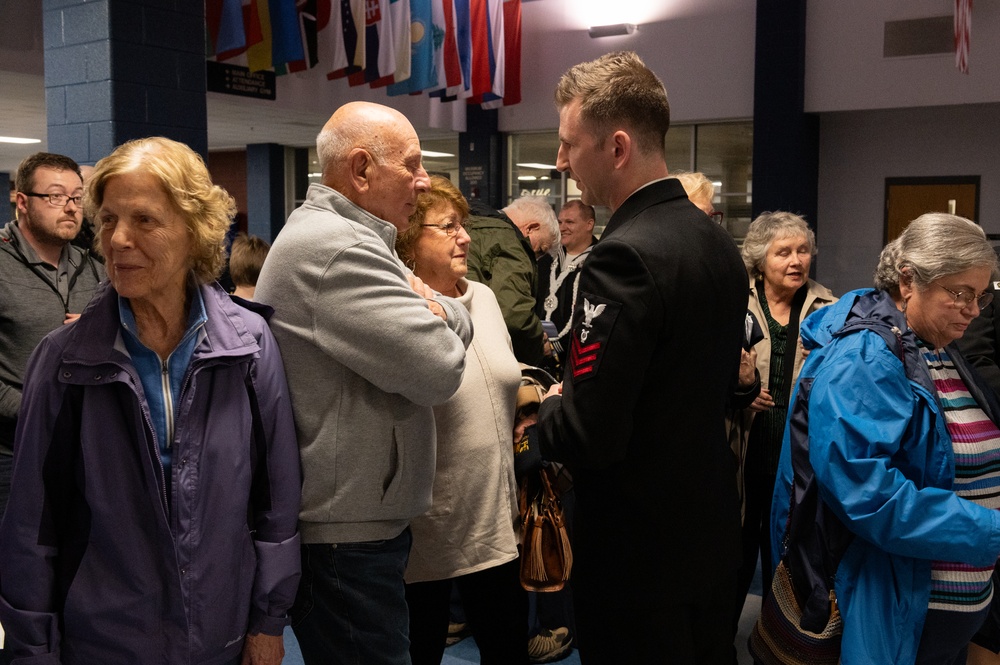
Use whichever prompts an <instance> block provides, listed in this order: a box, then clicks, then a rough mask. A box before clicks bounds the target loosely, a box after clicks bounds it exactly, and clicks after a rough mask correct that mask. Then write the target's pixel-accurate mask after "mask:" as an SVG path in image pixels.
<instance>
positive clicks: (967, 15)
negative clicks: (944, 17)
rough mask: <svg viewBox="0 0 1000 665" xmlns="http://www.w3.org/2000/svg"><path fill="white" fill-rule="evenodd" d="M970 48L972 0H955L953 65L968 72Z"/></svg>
mask: <svg viewBox="0 0 1000 665" xmlns="http://www.w3.org/2000/svg"><path fill="white" fill-rule="evenodd" d="M971 49H972V0H955V66H956V67H958V71H960V72H962V73H963V74H968V73H969V51H970V50H971Z"/></svg>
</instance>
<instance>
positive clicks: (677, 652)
mask: <svg viewBox="0 0 1000 665" xmlns="http://www.w3.org/2000/svg"><path fill="white" fill-rule="evenodd" d="M580 572H581V574H580V575H579V576H578V577H577V578H576V579H575V580H574V583H575V586H574V587H573V598H574V604H575V609H576V627H577V644H578V646H579V648H580V662H581V663H582V664H583V665H639V664H650V663H664V664H668V663H669V664H670V665H731V663H732V644H733V632H732V629H731V627H730V623H729V620H728V619H729V617H730V616H731V614H732V611H733V610H732V607H733V600H734V598H735V595H736V594H735V589H736V571H735V570H731V571H728V572H726V571H712V575H713V577H706V578H705V580H704V584H702V585H700V588H699V589H698V590H697V592H695V593H692V594H691V595H690V596H684V595H682V594H680V593H678V594H675V595H670V596H653V595H652V594H648V593H646V594H644V593H642V591H641V590H639V589H636V588H634V587H633V588H624V587H623V585H622V580H621V578H620V577H619V576H614V575H608V574H607V573H606V571H605V572H604V573H603V574H602V573H601V572H600V571H595V574H594V575H587V574H584V573H585V571H580ZM586 572H589V571H586ZM659 572H662V574H670V573H676V572H678V571H669V572H668V571H659ZM574 574H576V568H574Z"/></svg>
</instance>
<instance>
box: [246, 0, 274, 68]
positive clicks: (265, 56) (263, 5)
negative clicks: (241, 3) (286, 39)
mask: <svg viewBox="0 0 1000 665" xmlns="http://www.w3.org/2000/svg"><path fill="white" fill-rule="evenodd" d="M267 2H268V0H250V5H249V7H248V9H249V18H248V22H249V23H250V25H251V26H252V29H253V30H255V31H256V32H257V34H256V35H255V36H257V37H259V39H256V40H255V41H253V42H252V43H251V44H250V46H249V47H248V48H247V66H248V67H250V71H252V72H259V71H261V70H262V69H271V67H272V66H273V62H274V61H273V60H272V58H271V10H270V9H268V4H267ZM247 32H248V40H247V41H250V39H249V32H250V30H248V31H247Z"/></svg>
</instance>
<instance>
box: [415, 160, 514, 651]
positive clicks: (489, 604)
mask: <svg viewBox="0 0 1000 665" xmlns="http://www.w3.org/2000/svg"><path fill="white" fill-rule="evenodd" d="M468 215H469V207H468V204H467V203H466V201H465V199H464V198H463V197H462V194H461V192H459V191H458V189H456V188H455V186H454V185H452V184H451V183H450V182H449V181H448V180H447V179H445V178H441V177H439V176H434V177H432V178H431V188H430V191H427V192H424V193H422V194H421V195H420V197H419V198H418V199H417V207H416V210H415V211H414V212H413V214H412V215H411V216H410V226H409V228H408V229H407V230H406V231H404V232H403V233H401V234H400V236H399V238H398V240H397V241H396V249H397V251H398V252H399V255H400V258H402V259H403V261H404V262H405V263H406V264H407V265H408V266H410V267H411V268H412V269H413V272H414V273H415V274H416V275H417V277H419V278H420V279H422V280H423V281H424V283H425V284H427V285H428V286H429V287H431V288H432V289H434V290H435V291H437V292H439V293H441V294H444V295H446V296H451V297H453V298H455V299H457V300H458V301H459V302H460V303H462V304H463V305H465V307H466V308H468V310H469V313H470V314H471V316H472V323H473V325H474V327H475V330H476V334H475V336H474V337H473V339H472V344H471V346H470V347H469V349H468V352H467V354H466V365H465V374H464V376H463V378H462V385H461V387H459V389H458V392H456V393H455V395H454V396H453V397H452V398H451V399H450V400H448V401H447V402H446V403H444V404H442V405H441V406H436V407H434V421H435V425H436V428H437V469H436V474H435V477H434V503H433V505H432V506H431V509H430V510H429V511H428V512H427V513H425V514H423V515H421V516H419V517H416V518H414V519H413V520H412V521H411V523H410V529H411V530H412V532H413V546H412V548H411V550H410V559H409V563H408V565H407V568H406V576H405V579H406V602H407V604H408V605H409V610H410V656H411V659H412V661H413V664H414V665H428V664H433V665H437V664H438V663H440V662H441V657H442V654H443V652H444V646H445V638H446V637H447V634H448V607H449V598H450V593H451V586H452V581H454V582H455V583H456V585H457V586H458V589H459V591H460V592H461V594H462V601H463V606H464V607H465V613H466V618H467V620H468V623H469V625H470V627H471V629H472V634H473V636H474V637H475V638H476V643H477V645H478V646H479V652H480V656H481V658H482V662H483V663H484V665H519V664H526V663H528V650H527V641H526V635H525V631H526V630H527V625H528V612H527V607H528V603H527V597H526V595H525V593H524V591H523V590H522V589H521V585H520V582H519V577H518V558H517V557H518V553H517V532H516V521H517V505H516V501H517V499H516V491H517V485H516V481H515V479H514V449H513V445H512V431H513V427H514V407H515V398H516V395H517V388H518V386H519V385H520V382H521V372H520V369H519V368H518V364H517V361H516V360H515V359H514V354H513V352H512V351H511V344H510V336H509V335H508V333H507V328H506V325H505V324H504V320H503V315H502V314H501V312H500V307H499V305H497V300H496V297H495V296H494V295H493V292H492V291H491V290H490V289H489V287H487V286H485V285H483V284H479V283H477V282H470V281H468V280H466V279H465V274H466V272H467V270H468V268H467V266H466V255H467V253H468V250H469V243H470V240H469V234H468V233H467V232H466V231H465V229H464V228H463V226H462V224H463V222H464V221H465V220H466V219H467V217H468Z"/></svg>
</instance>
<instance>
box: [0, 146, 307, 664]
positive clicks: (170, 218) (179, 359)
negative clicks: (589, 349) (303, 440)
mask: <svg viewBox="0 0 1000 665" xmlns="http://www.w3.org/2000/svg"><path fill="white" fill-rule="evenodd" d="M85 207H86V213H87V217H89V218H90V219H93V220H94V221H95V223H96V224H97V227H98V229H99V231H98V235H99V239H100V251H101V253H102V254H103V256H104V258H105V259H106V261H107V271H108V281H107V282H105V283H104V284H103V285H102V287H101V289H99V290H98V292H97V293H96V294H95V296H94V299H93V300H92V301H91V303H90V305H88V307H87V308H86V309H85V310H84V312H83V314H82V316H81V317H80V319H79V320H78V321H77V322H76V323H74V324H72V325H69V326H65V327H64V328H62V329H60V330H58V331H55V332H53V333H51V334H50V335H48V336H47V337H46V338H45V339H44V340H43V341H42V342H41V344H40V345H39V346H38V348H37V349H36V351H35V353H34V355H33V356H32V358H31V361H30V363H29V365H28V372H27V378H26V380H25V387H24V401H23V403H22V407H21V408H22V410H21V420H20V423H19V425H20V426H19V428H18V431H17V436H16V439H15V447H14V450H15V473H14V479H13V496H12V498H11V503H10V506H9V508H8V510H7V515H6V519H5V520H4V522H3V525H2V527H0V598H2V602H0V623H2V624H3V627H4V630H5V632H6V645H5V648H4V653H5V655H8V654H9V655H11V656H12V657H13V658H14V659H18V658H22V659H25V660H23V661H20V662H28V659H30V660H31V662H46V663H48V662H51V663H56V662H59V663H63V664H64V665H71V664H74V663H136V664H145V663H148V664H150V665H153V664H156V665H159V664H161V663H227V664H228V663H240V662H241V661H242V663H244V664H250V663H252V664H254V665H256V664H264V665H277V663H279V662H280V661H281V658H282V655H283V646H282V632H283V629H284V626H285V623H286V613H287V611H288V609H289V607H290V605H291V603H292V601H293V599H294V597H295V589H296V586H297V583H298V578H299V542H298V541H299V538H298V533H297V525H296V523H297V518H298V507H299V485H300V474H299V460H298V449H297V446H296V444H295V431H294V425H293V422H292V412H291V406H290V404H289V401H288V391H287V387H286V385H285V375H284V371H283V369H282V364H281V357H280V356H279V353H278V349H277V346H276V344H275V341H274V338H273V337H272V336H271V333H270V331H269V330H268V327H267V324H266V322H265V320H264V318H263V317H262V316H261V315H260V314H257V313H255V312H253V311H250V310H248V309H245V308H243V307H241V306H238V305H236V304H235V303H234V302H233V301H232V300H231V299H230V297H229V296H228V295H227V294H226V293H225V292H224V291H223V290H222V289H221V288H220V287H219V286H218V285H217V284H216V283H215V282H214V280H215V277H216V275H217V274H218V273H219V271H220V270H221V268H222V265H223V260H224V256H223V237H224V236H225V233H226V229H227V228H228V226H229V223H230V220H231V218H232V215H233V213H234V204H233V201H232V198H231V197H230V196H229V195H228V194H227V193H226V192H225V191H224V190H222V189H221V188H219V187H216V186H214V185H213V184H212V182H211V180H210V178H209V174H208V171H207V169H206V168H205V165H204V163H203V162H202V160H201V158H200V157H199V156H198V155H197V154H195V153H194V152H193V151H192V150H191V149H190V148H188V147H187V146H185V145H183V144H180V143H177V142H175V141H171V140H168V139H164V138H150V139H140V140H136V141H131V142H129V143H126V144H124V145H122V146H120V147H119V148H118V149H116V150H115V151H114V152H113V153H112V154H111V155H110V156H108V157H106V158H104V159H102V160H101V161H100V162H98V163H97V167H96V169H95V171H94V174H93V175H92V176H91V177H90V178H89V179H88V181H87V189H86V195H85Z"/></svg>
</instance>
